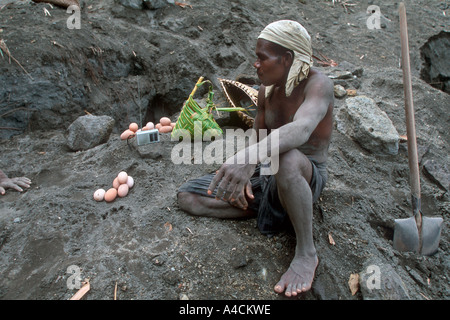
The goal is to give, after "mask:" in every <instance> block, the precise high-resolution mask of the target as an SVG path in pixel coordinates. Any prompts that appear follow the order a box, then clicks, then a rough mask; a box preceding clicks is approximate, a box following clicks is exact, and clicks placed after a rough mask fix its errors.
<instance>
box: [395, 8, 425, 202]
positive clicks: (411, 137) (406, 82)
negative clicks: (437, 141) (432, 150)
mask: <svg viewBox="0 0 450 320" xmlns="http://www.w3.org/2000/svg"><path fill="white" fill-rule="evenodd" d="M399 14H400V39H401V46H402V70H403V90H404V93H405V113H406V134H407V136H408V161H409V171H410V185H411V193H412V196H413V197H415V198H416V199H420V176H419V160H418V155H417V142H416V128H415V120H414V104H413V94H412V84H411V66H410V61H409V44H408V26H407V23H406V8H405V4H404V3H403V2H400V5H399ZM419 203H420V202H419Z"/></svg>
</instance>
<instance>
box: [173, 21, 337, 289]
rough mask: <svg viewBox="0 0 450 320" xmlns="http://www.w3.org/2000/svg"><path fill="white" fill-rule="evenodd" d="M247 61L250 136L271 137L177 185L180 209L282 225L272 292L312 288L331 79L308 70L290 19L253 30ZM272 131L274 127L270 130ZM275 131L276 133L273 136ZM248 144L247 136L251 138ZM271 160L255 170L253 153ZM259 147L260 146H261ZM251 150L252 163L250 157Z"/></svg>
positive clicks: (299, 32) (305, 45) (301, 35)
mask: <svg viewBox="0 0 450 320" xmlns="http://www.w3.org/2000/svg"><path fill="white" fill-rule="evenodd" d="M256 56H257V60H256V62H255V63H254V67H255V68H256V71H257V74H258V77H259V79H260V80H261V86H260V89H259V94H258V106H257V114H256V116H255V122H254V129H256V130H254V133H255V134H258V132H260V131H259V130H260V129H267V130H268V131H269V132H270V134H269V135H267V136H266V137H262V136H261V137H259V136H258V139H257V140H256V141H257V143H254V144H250V145H249V146H248V147H247V148H245V149H243V150H240V151H239V152H237V153H236V154H235V155H234V156H233V157H231V158H230V159H227V161H226V162H225V163H224V164H223V165H222V166H221V167H220V169H219V170H218V171H217V172H216V173H215V174H210V175H207V176H204V177H201V178H198V179H193V180H191V181H188V182H186V183H185V184H184V185H182V186H181V187H180V189H179V190H178V202H179V206H180V208H181V209H183V210H185V211H187V212H188V213H190V214H193V215H201V216H211V217H217V218H243V217H253V216H257V224H258V228H259V229H260V231H261V232H262V233H265V234H269V233H275V232H278V231H281V230H283V228H284V227H285V226H286V225H289V223H290V224H291V225H292V227H293V229H294V231H295V235H296V247H295V256H294V258H293V260H292V262H291V264H290V266H289V268H288V270H287V271H286V272H285V273H284V274H283V276H282V277H281V279H280V281H279V282H278V283H277V284H276V285H275V288H274V289H275V291H276V292H278V293H283V292H284V294H285V295H286V296H288V297H290V296H296V295H297V294H299V293H301V292H305V291H307V290H309V289H310V288H311V285H312V282H313V279H314V274H315V270H316V268H317V265H318V261H319V260H318V257H317V253H316V249H315V246H314V242H313V228H312V215H313V202H314V201H316V200H317V199H318V198H319V195H320V193H321V192H322V190H323V188H324V186H325V183H326V180H327V171H326V162H327V158H328V147H329V144H330V139H331V132H332V123H333V121H332V120H333V119H332V117H333V116H332V113H333V99H334V95H333V83H332V81H331V80H330V79H329V78H328V77H327V76H325V75H324V74H322V73H320V72H318V71H317V70H314V69H311V67H312V48H311V40H310V36H309V34H308V32H307V31H306V30H305V28H303V26H302V25H301V24H299V23H297V22H295V21H290V20H282V21H277V22H274V23H271V24H269V25H268V26H267V27H266V28H265V29H264V30H263V31H262V32H261V34H260V35H259V37H258V40H257V44H256ZM274 129H277V130H274ZM275 133H276V134H275ZM250 141H252V140H251V139H250ZM261 148H263V149H264V148H267V153H264V152H263V153H262V154H267V157H268V158H269V159H272V162H273V161H274V159H276V158H277V159H278V171H277V172H275V173H274V174H273V175H262V174H260V173H261V171H262V167H261V166H260V165H259V163H265V162H266V160H267V158H263V156H261V153H258V150H261ZM264 150H265V149H264ZM254 154H258V159H257V162H258V165H257V164H253V163H249V162H250V161H249V155H254Z"/></svg>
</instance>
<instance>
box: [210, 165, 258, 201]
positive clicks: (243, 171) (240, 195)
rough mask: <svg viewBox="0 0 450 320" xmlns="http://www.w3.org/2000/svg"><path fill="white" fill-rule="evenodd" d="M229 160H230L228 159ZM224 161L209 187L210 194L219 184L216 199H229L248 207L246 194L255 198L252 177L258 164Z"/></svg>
mask: <svg viewBox="0 0 450 320" xmlns="http://www.w3.org/2000/svg"><path fill="white" fill-rule="evenodd" d="M227 162H228V161H227ZM227 162H226V163H224V164H223V165H222V166H221V167H220V169H219V170H218V171H217V173H216V175H215V176H214V178H213V180H212V181H211V184H210V185H209V188H208V194H212V193H213V191H214V190H215V188H216V187H217V186H218V189H217V194H216V199H221V200H224V201H228V202H229V203H231V204H232V205H234V206H236V207H239V208H242V209H244V210H245V209H247V206H248V203H247V200H246V198H245V197H246V195H248V197H249V198H250V199H253V198H254V196H253V193H252V191H251V183H250V178H251V176H252V175H253V173H254V171H255V168H256V165H253V164H230V163H227Z"/></svg>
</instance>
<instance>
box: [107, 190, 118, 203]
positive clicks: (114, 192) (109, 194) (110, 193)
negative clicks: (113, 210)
mask: <svg viewBox="0 0 450 320" xmlns="http://www.w3.org/2000/svg"><path fill="white" fill-rule="evenodd" d="M116 197H117V189H116V188H110V189H108V191H106V193H105V201H106V202H111V201H114V199H116Z"/></svg>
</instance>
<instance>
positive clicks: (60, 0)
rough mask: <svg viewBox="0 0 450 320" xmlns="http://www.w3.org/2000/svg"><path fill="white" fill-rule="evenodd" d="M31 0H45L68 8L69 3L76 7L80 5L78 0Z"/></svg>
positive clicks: (34, 0)
mask: <svg viewBox="0 0 450 320" xmlns="http://www.w3.org/2000/svg"><path fill="white" fill-rule="evenodd" d="M33 2H46V3H50V4H54V5H56V6H60V7H63V8H68V7H70V6H71V5H77V6H78V7H79V6H80V3H79V2H78V0H33Z"/></svg>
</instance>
